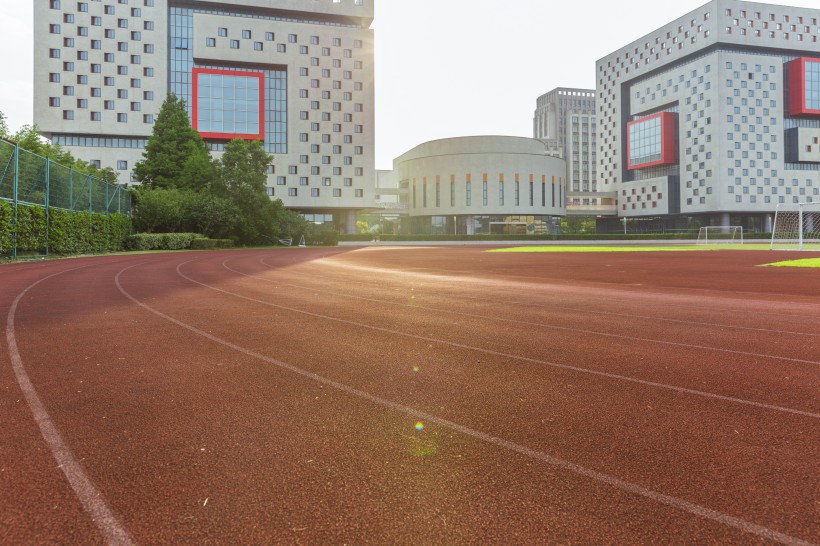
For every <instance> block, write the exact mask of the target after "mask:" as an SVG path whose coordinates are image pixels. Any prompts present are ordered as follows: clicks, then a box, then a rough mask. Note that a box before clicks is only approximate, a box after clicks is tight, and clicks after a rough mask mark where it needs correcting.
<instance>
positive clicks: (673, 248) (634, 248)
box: [487, 243, 769, 252]
mask: <svg viewBox="0 0 820 546" xmlns="http://www.w3.org/2000/svg"><path fill="white" fill-rule="evenodd" d="M692 250H769V245H768V244H767V243H754V244H745V245H741V244H720V243H716V244H708V245H623V246H618V245H612V246H593V245H586V246H585V245H578V246H568V245H552V246H516V247H511V248H499V249H494V250H488V251H487V252H684V251H692Z"/></svg>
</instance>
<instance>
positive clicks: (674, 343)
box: [222, 260, 820, 364]
mask: <svg viewBox="0 0 820 546" xmlns="http://www.w3.org/2000/svg"><path fill="white" fill-rule="evenodd" d="M226 262H227V260H226V261H225V262H222V266H223V267H224V268H225V269H227V270H228V271H232V272H234V273H236V274H238V275H243V276H245V277H252V278H258V277H257V276H256V275H249V274H247V273H243V272H241V271H237V270H235V269H232V268H230V267H228V266H227V265H225V264H226ZM261 263H262V264H264V265H268V264H267V263H265V262H264V261H262V262H261ZM276 282H277V283H278V284H281V285H283V286H292V287H294V288H303V289H305V290H312V291H315V292H322V293H326V294H331V295H333V296H337V297H342V298H351V299H358V300H363V301H372V302H375V303H385V304H388V305H393V306H400V307H408V308H412V309H424V310H427V311H435V312H437V313H450V314H454V315H458V316H461V317H471V318H477V319H481V320H495V321H499V322H509V323H513V324H524V325H527V326H535V327H536V328H544V329H550V330H561V331H565V332H574V333H579V334H590V335H597V336H602V337H614V338H618V339H626V340H630V341H640V342H646V343H657V344H660V345H672V346H676V347H686V348H688V349H697V350H703V351H718V352H725V353H732V354H738V355H742V356H751V357H757V358H768V359H774V360H783V361H786V362H797V363H800V364H820V362H818V361H816V360H805V359H800V358H792V357H788V356H778V355H771V354H766V353H752V352H749V351H738V350H734V349H725V348H723V347H713V346H710V345H695V344H692V343H680V342H677V341H666V340H662V339H651V338H642V337H635V336H626V335H623V334H612V333H609V332H601V331H599V330H584V329H582V328H570V327H568V326H559V325H556V324H546V323H542V322H531V321H526V320H516V319H510V318H504V317H499V316H489V317H488V316H487V315H480V314H475V313H467V312H464V311H453V310H452V309H440V308H437V307H429V306H426V305H420V304H419V305H408V304H406V303H397V302H391V301H387V300H381V299H377V298H368V297H364V296H354V295H351V294H340V293H338V292H333V291H331V290H323V289H321V288H313V287H310V286H302V285H298V284H292V283H287V282H282V281H278V280H277V281H276ZM461 297H462V298H464V296H461ZM467 298H468V299H476V298H470V297H467ZM482 302H483V303H493V302H491V301H490V300H482ZM517 304H520V302H515V301H508V302H505V305H517ZM551 308H553V309H563V310H575V311H578V312H579V313H595V314H605V315H615V316H619V317H626V318H642V319H649V320H659V321H669V322H678V323H684V324H697V325H708V326H716V327H720V328H735V329H743V330H755V331H763V332H774V333H782V334H795V335H807V336H820V334H803V333H800V332H787V331H779V330H766V329H763V328H747V327H743V326H729V325H722V324H711V323H706V322H691V321H682V320H674V319H663V318H656V317H649V316H640V315H625V314H621V313H606V312H600V311H586V310H582V309H575V308H572V307H561V306H557V305H555V306H551Z"/></svg>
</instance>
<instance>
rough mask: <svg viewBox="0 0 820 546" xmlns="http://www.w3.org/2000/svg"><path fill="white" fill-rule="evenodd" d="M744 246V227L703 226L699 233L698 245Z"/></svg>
mask: <svg viewBox="0 0 820 546" xmlns="http://www.w3.org/2000/svg"><path fill="white" fill-rule="evenodd" d="M712 243H730V244H731V243H735V244H743V226H703V227H701V228H700V231H698V244H699V245H705V244H712Z"/></svg>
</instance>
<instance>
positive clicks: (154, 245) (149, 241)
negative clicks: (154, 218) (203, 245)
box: [125, 233, 202, 250]
mask: <svg viewBox="0 0 820 546" xmlns="http://www.w3.org/2000/svg"><path fill="white" fill-rule="evenodd" d="M196 239H202V235H200V234H199V233H137V234H134V235H131V236H130V237H128V240H127V241H126V245H125V246H126V248H127V249H128V250H184V249H187V248H191V245H192V244H193V242H194V241H195V240H196Z"/></svg>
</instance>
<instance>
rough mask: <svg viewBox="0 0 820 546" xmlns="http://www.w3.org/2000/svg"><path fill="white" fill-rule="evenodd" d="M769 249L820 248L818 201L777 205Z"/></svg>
mask: <svg viewBox="0 0 820 546" xmlns="http://www.w3.org/2000/svg"><path fill="white" fill-rule="evenodd" d="M769 248H770V249H771V250H820V203H795V204H793V205H778V206H777V210H776V211H775V213H774V226H773V227H772V242H771V245H770V246H769Z"/></svg>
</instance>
